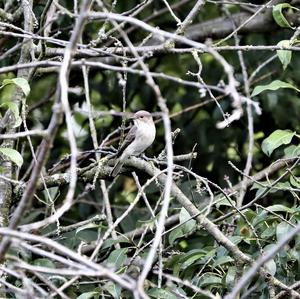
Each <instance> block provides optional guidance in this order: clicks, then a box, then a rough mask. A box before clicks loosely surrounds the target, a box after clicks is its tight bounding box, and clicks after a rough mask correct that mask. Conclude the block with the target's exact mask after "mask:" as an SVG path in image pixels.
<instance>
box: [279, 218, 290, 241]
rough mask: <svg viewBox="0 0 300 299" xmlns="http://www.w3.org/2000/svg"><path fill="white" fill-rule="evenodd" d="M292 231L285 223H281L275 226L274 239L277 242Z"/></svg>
mask: <svg viewBox="0 0 300 299" xmlns="http://www.w3.org/2000/svg"><path fill="white" fill-rule="evenodd" d="M291 229H292V227H291V226H290V225H289V224H288V223H286V222H281V223H279V224H278V225H277V227H276V238H277V241H279V240H280V239H282V238H283V237H284V236H286V234H287V233H288V232H289V231H290V230H291Z"/></svg>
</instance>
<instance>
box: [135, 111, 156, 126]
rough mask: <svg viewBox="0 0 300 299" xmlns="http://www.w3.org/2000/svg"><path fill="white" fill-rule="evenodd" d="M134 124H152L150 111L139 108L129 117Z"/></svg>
mask: <svg viewBox="0 0 300 299" xmlns="http://www.w3.org/2000/svg"><path fill="white" fill-rule="evenodd" d="M131 119H132V120H133V122H134V124H135V125H136V126H139V125H140V124H144V123H145V124H152V123H153V118H152V115H151V113H149V112H148V111H145V110H140V111H138V112H136V113H135V114H134V115H133V117H132V118H131Z"/></svg>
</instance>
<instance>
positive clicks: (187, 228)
mask: <svg viewBox="0 0 300 299" xmlns="http://www.w3.org/2000/svg"><path fill="white" fill-rule="evenodd" d="M189 219H190V220H189ZM179 221H180V223H183V224H182V225H180V226H179V227H177V228H176V229H174V230H173V231H172V232H171V233H170V234H169V243H170V244H171V245H173V243H174V242H175V240H176V239H178V238H181V237H183V236H185V235H186V234H188V233H189V232H191V231H192V230H193V229H194V227H195V225H196V220H194V219H191V216H190V214H189V213H188V212H187V210H186V209H185V208H181V210H180V214H179Z"/></svg>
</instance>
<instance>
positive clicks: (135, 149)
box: [110, 110, 156, 177]
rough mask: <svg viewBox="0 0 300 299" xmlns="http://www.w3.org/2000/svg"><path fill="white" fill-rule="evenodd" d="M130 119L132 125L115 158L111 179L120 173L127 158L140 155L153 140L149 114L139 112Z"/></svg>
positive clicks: (143, 111) (154, 131)
mask: <svg viewBox="0 0 300 299" xmlns="http://www.w3.org/2000/svg"><path fill="white" fill-rule="evenodd" d="M131 119H132V120H133V123H134V125H133V126H132V127H131V129H130V130H129V132H128V134H127V135H126V137H125V139H124V141H123V143H122V145H121V146H120V148H119V150H118V152H117V154H116V156H115V157H116V158H117V162H116V164H115V166H114V167H113V169H112V171H111V173H110V174H111V176H112V177H115V176H116V175H117V174H118V173H119V172H120V170H121V168H122V166H123V164H124V163H125V161H126V160H127V159H128V158H130V157H131V156H139V155H141V154H142V153H143V152H144V151H145V150H146V149H147V148H148V147H149V146H150V145H151V144H152V143H153V141H154V139H155V135H156V128H155V124H154V122H153V118H152V115H151V113H149V112H148V111H145V110H140V111H137V112H136V113H135V114H134V115H133V117H132V118H131Z"/></svg>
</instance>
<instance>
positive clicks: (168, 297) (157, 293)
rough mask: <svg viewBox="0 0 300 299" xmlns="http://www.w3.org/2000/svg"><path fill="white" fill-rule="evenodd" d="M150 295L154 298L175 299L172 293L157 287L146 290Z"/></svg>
mask: <svg viewBox="0 0 300 299" xmlns="http://www.w3.org/2000/svg"><path fill="white" fill-rule="evenodd" d="M147 293H148V295H149V296H150V297H153V298H156V299H177V297H176V296H175V295H174V294H172V293H171V292H170V291H167V290H163V289H159V288H152V289H150V290H149V291H148V292H147Z"/></svg>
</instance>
